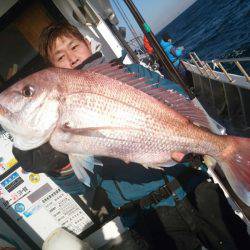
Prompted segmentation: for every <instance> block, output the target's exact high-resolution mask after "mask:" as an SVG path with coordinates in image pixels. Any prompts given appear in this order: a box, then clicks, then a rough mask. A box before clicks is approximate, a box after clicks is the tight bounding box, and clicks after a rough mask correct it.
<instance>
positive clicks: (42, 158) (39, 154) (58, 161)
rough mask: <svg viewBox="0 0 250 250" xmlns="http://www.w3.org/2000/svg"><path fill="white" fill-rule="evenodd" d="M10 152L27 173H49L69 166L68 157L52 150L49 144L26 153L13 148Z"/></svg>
mask: <svg viewBox="0 0 250 250" xmlns="http://www.w3.org/2000/svg"><path fill="white" fill-rule="evenodd" d="M12 152H13V155H14V156H15V158H16V159H17V160H18V162H19V163H20V164H21V166H22V168H23V169H24V170H25V171H27V172H33V173H51V171H52V172H53V170H56V169H61V168H63V167H65V166H66V165H68V164H69V158H68V156H67V155H66V154H63V153H61V152H58V151H56V150H54V149H53V148H52V147H51V145H50V144H49V143H45V144H43V145H41V146H40V147H38V148H35V149H31V150H27V151H22V150H20V149H18V148H15V147H13V149H12Z"/></svg>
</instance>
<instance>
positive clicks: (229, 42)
mask: <svg viewBox="0 0 250 250" xmlns="http://www.w3.org/2000/svg"><path fill="white" fill-rule="evenodd" d="M164 32H168V33H169V35H170V36H171V37H172V38H173V41H174V42H175V45H176V46H184V47H185V48H186V50H187V51H195V52H196V53H197V54H198V56H199V57H200V58H201V59H202V60H211V59H218V58H220V59H221V58H233V57H250V0H198V1H197V2H195V3H194V4H193V5H192V6H190V7H189V8H188V9H187V10H186V11H184V12H183V13H182V14H181V15H180V16H178V17H177V18H176V19H175V20H174V21H172V22H171V23H170V24H169V25H167V26H166V27H165V28H164V29H163V30H161V31H160V32H159V33H158V34H157V37H158V38H159V37H160V36H161V34H162V33H164ZM244 66H245V67H246V68H247V70H248V72H249V74H250V64H249V63H248V64H245V65H244Z"/></svg>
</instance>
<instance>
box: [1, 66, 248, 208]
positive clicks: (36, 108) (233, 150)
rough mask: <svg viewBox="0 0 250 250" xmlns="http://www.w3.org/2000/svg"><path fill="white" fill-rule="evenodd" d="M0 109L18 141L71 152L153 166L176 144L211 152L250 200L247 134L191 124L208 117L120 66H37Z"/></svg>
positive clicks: (177, 148)
mask: <svg viewBox="0 0 250 250" xmlns="http://www.w3.org/2000/svg"><path fill="white" fill-rule="evenodd" d="M110 74H111V75H112V77H110V76H109V75H110ZM25 92H26V93H25ZM166 103H167V104H171V105H172V106H168V105H166ZM0 113H2V116H0V123H1V124H2V125H3V127H4V128H5V129H6V130H7V131H9V132H10V133H11V134H12V135H13V136H14V140H15V145H16V146H17V147H19V148H20V149H30V148H35V147H38V146H39V145H41V144H43V143H44V142H46V141H49V142H50V144H51V145H52V147H53V148H54V149H56V150H58V151H61V152H63V153H66V154H69V155H71V156H72V155H95V156H109V157H115V158H120V159H122V160H124V161H125V162H137V163H140V164H142V165H144V166H145V167H157V168H158V167H159V166H161V165H165V164H166V163H169V162H171V158H170V153H171V152H174V151H180V152H183V153H188V152H193V153H198V154H206V155H210V156H212V157H214V158H215V159H216V160H217V161H218V162H219V164H220V165H221V167H222V169H223V171H224V173H225V175H226V177H227V178H228V180H229V182H230V184H231V186H232V187H233V189H234V190H235V191H236V193H237V194H238V195H239V196H240V198H241V199H242V200H243V201H244V202H245V203H247V204H248V205H249V204H250V196H249V191H250V175H249V171H250V170H249V168H250V152H249V146H250V140H249V139H246V138H237V137H231V136H219V135H215V134H213V133H211V132H209V131H208V130H205V129H203V128H201V127H198V126H196V125H194V124H193V123H192V122H194V123H196V124H197V123H198V124H200V125H202V126H206V125H207V121H206V119H205V118H204V116H203V117H202V113H201V111H200V110H199V109H198V108H196V107H194V105H193V104H192V103H191V102H190V101H189V100H186V99H185V98H184V97H182V96H180V95H179V94H177V93H174V92H172V91H166V90H163V89H156V88H153V87H152V86H150V85H147V84H145V81H144V80H143V79H135V78H132V77H131V76H129V75H128V74H125V73H124V72H123V71H122V70H121V69H115V70H114V68H112V67H110V66H109V65H106V66H100V67H96V68H95V69H90V70H88V71H85V72H83V71H73V70H63V69H52V68H51V69H47V70H43V71H40V72H38V73H35V74H33V75H31V76H29V77H27V78H25V79H24V80H21V81H19V82H18V83H16V84H15V85H14V86H12V87H10V88H9V89H7V90H5V91H4V92H2V93H1V94H0ZM190 121H192V122H190Z"/></svg>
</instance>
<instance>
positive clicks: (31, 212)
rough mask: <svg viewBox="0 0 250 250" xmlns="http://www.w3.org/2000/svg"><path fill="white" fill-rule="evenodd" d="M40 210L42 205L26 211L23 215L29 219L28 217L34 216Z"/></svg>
mask: <svg viewBox="0 0 250 250" xmlns="http://www.w3.org/2000/svg"><path fill="white" fill-rule="evenodd" d="M40 208H41V206H40V205H36V206H34V207H31V208H29V209H28V210H26V211H25V212H24V213H23V215H24V216H25V217H26V218H28V217H30V216H31V215H32V214H34V213H35V212H37V211H38V210H39V209H40Z"/></svg>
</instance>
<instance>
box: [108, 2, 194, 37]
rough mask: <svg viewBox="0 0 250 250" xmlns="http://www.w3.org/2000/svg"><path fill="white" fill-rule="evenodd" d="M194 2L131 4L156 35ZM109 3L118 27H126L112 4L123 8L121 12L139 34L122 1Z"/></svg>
mask: <svg viewBox="0 0 250 250" xmlns="http://www.w3.org/2000/svg"><path fill="white" fill-rule="evenodd" d="M195 1H196V0H133V3H134V4H135V6H136V7H137V8H138V10H139V11H140V13H141V15H142V16H143V18H144V19H145V21H146V22H147V23H148V24H149V25H150V27H151V29H152V31H153V32H154V33H157V32H159V31H160V30H161V29H162V28H164V27H165V26H166V25H167V24H168V23H170V22H171V21H172V20H174V19H175V18H176V17H177V16H178V15H180V14H181V13H182V12H183V11H184V10H186V9H187V8H188V7H189V6H190V5H192V4H193V3H194V2H195ZM110 2H111V4H112V6H113V8H114V10H115V12H116V14H117V17H118V19H119V20H120V23H119V26H126V25H125V24H124V23H125V22H124V21H123V20H122V18H121V15H120V13H119V11H117V8H116V6H115V4H114V2H119V4H120V5H121V6H122V7H123V10H124V11H125V12H126V14H127V15H128V18H129V19H130V21H132V20H133V21H132V25H133V27H134V28H135V29H136V30H138V32H139V28H138V26H137V24H136V23H135V22H134V19H133V17H132V16H131V14H130V12H129V10H128V8H127V6H126V5H125V4H124V1H123V0H110ZM139 33H141V32H139Z"/></svg>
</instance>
